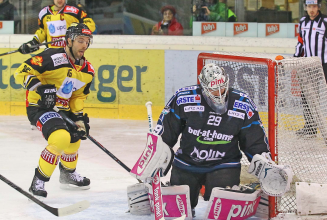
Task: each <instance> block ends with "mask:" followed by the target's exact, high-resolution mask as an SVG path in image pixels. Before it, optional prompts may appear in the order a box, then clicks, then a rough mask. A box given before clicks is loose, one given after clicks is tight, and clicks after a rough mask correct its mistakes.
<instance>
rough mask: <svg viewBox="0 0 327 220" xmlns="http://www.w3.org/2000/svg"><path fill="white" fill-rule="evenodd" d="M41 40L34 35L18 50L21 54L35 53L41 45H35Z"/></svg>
mask: <svg viewBox="0 0 327 220" xmlns="http://www.w3.org/2000/svg"><path fill="white" fill-rule="evenodd" d="M39 43H40V42H39V41H38V40H37V39H36V38H35V37H34V38H33V40H31V41H29V42H27V43H23V44H22V45H21V46H20V47H19V48H18V51H19V52H20V53H21V54H28V53H33V52H35V51H37V50H38V49H39V47H37V46H35V45H38V44H39Z"/></svg>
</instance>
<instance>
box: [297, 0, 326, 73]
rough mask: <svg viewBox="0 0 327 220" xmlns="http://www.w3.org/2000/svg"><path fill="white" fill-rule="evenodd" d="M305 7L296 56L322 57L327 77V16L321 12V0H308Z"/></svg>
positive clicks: (300, 24)
mask: <svg viewBox="0 0 327 220" xmlns="http://www.w3.org/2000/svg"><path fill="white" fill-rule="evenodd" d="M305 7H306V10H307V16H305V17H302V18H301V20H300V23H299V37H298V43H297V45H296V51H295V54H294V57H303V56H304V57H314V56H317V57H320V59H321V62H322V66H323V69H324V73H325V78H326V79H327V75H326V74H327V16H326V15H323V14H321V11H320V8H321V0H306V1H305Z"/></svg>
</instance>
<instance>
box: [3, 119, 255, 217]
mask: <svg viewBox="0 0 327 220" xmlns="http://www.w3.org/2000/svg"><path fill="white" fill-rule="evenodd" d="M90 121H91V122H90V126H91V130H90V134H91V135H92V137H93V138H95V139H96V140H97V141H98V142H100V143H101V144H102V145H103V146H104V147H105V148H107V149H108V150H109V151H110V152H111V153H112V154H114V155H115V156H116V157H117V158H118V159H119V160H120V161H122V162H123V163H125V164H126V165H127V166H128V167H130V168H132V166H133V165H134V163H135V162H136V161H137V159H138V157H139V156H140V155H141V153H142V151H143V149H144V147H145V143H146V133H147V131H148V122H147V121H146V120H144V121H135V120H109V119H99V118H91V119H90ZM46 146H47V142H46V141H45V140H44V138H43V137H42V135H41V132H39V131H38V130H31V129H30V125H29V123H28V121H27V118H26V117H24V116H0V152H1V153H0V155H1V160H0V174H1V175H3V176H4V177H6V178H7V179H9V180H10V181H12V182H14V183H15V184H16V185H18V186H20V187H21V188H22V189H24V190H26V191H27V190H28V188H29V186H30V184H31V181H32V178H33V175H34V169H35V168H36V166H37V164H38V160H39V156H40V154H41V151H42V150H43V149H44V148H45V147H46ZM177 148H178V147H177V146H175V148H174V150H176V149H177ZM77 172H79V173H80V174H81V175H82V176H86V177H88V178H90V180H91V189H90V190H86V191H65V190H62V189H60V188H59V168H58V167H57V168H56V170H55V171H54V173H53V175H52V177H51V179H50V181H49V182H48V183H46V184H45V187H46V190H47V191H48V198H46V199H45V200H44V202H45V203H46V204H48V205H50V206H53V207H64V206H68V205H71V204H73V203H76V202H79V201H82V200H88V201H89V202H90V203H91V206H90V207H89V208H88V209H86V210H84V211H82V212H80V213H78V214H75V215H71V216H66V217H62V218H60V219H63V220H65V219H67V220H68V219H71V220H76V219H78V220H83V219H85V220H86V219H87V220H93V219H96V220H102V219H103V220H104V219H106V220H107V219H110V220H125V219H126V220H127V219H133V220H134V219H135V220H141V219H142V220H153V219H154V216H153V215H149V216H135V215H131V214H129V213H126V211H127V210H128V207H127V194H126V189H127V186H128V185H132V184H134V183H137V181H136V180H135V179H134V178H133V177H132V176H130V175H129V173H128V172H127V171H126V170H125V169H124V168H122V167H121V166H120V165H119V164H118V163H116V162H115V161H114V160H113V159H112V158H111V157H109V156H108V155H107V154H106V153H105V152H103V151H102V150H101V149H99V148H98V147H97V146H96V145H95V144H93V143H92V142H91V141H89V140H86V141H83V142H82V145H81V147H80V150H79V161H78V165H77ZM169 176H170V173H168V175H167V176H166V177H165V178H162V181H163V182H166V181H168V180H169ZM206 206H207V202H205V201H203V199H202V198H199V204H198V206H197V207H196V216H197V217H195V218H194V219H195V220H197V219H203V216H204V214H205V210H206ZM0 219H1V220H2V219H3V220H20V219H24V220H43V219H47V220H51V219H58V217H56V216H54V215H52V214H51V213H50V212H48V211H46V210H45V209H43V208H41V207H40V206H38V205H37V204H35V203H34V202H32V201H29V200H28V199H27V198H26V197H25V196H24V195H22V194H21V193H19V192H17V191H16V190H14V189H13V188H11V187H10V186H8V185H7V184H5V183H4V182H3V181H0ZM252 219H254V218H252Z"/></svg>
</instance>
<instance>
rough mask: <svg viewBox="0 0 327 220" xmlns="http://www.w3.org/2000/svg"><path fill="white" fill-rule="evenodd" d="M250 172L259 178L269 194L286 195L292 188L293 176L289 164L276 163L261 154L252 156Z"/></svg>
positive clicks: (264, 189) (262, 187)
mask: <svg viewBox="0 0 327 220" xmlns="http://www.w3.org/2000/svg"><path fill="white" fill-rule="evenodd" d="M248 172H249V173H250V174H252V175H255V176H256V177H257V178H258V179H259V181H260V185H261V189H262V190H263V192H264V193H266V194H267V195H269V196H282V195H284V194H285V193H286V192H287V191H288V190H289V189H290V184H291V182H292V178H293V172H292V169H291V168H290V167H289V166H285V165H276V164H275V163H274V162H273V161H269V160H267V158H265V157H264V156H262V155H259V154H256V155H254V157H253V158H252V161H251V164H250V166H249V169H248Z"/></svg>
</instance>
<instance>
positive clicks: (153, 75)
mask: <svg viewBox="0 0 327 220" xmlns="http://www.w3.org/2000/svg"><path fill="white" fill-rule="evenodd" d="M30 39H32V35H1V38H0V54H1V53H6V52H8V51H12V50H16V49H17V48H18V47H19V46H20V45H21V44H22V43H24V42H27V41H29V40H30ZM296 43H297V40H296V39H290V38H269V39H268V38H237V37H233V38H228V37H197V36H192V37H191V36H188V37H187V36H178V37H171V36H126V35H125V36H118V35H98V36H94V39H93V44H92V45H91V46H90V48H89V50H88V51H87V52H86V55H85V56H86V58H87V60H89V61H90V62H91V63H92V64H93V66H94V69H95V78H94V82H93V84H92V86H91V94H90V95H89V97H88V99H87V101H86V103H85V112H88V113H89V115H90V117H99V118H112V119H135V120H144V119H146V118H147V115H146V109H145V106H144V104H145V103H146V102H147V101H151V102H152V103H153V117H154V120H156V119H157V118H158V116H159V114H160V112H161V110H162V108H163V107H164V105H165V103H166V102H167V101H168V100H169V99H170V97H171V96H172V95H173V94H174V93H175V91H176V90H177V89H179V88H180V87H183V86H188V85H193V84H196V60H197V56H198V54H199V53H200V52H214V51H229V52H232V51H234V52H236V51H239V52H260V53H276V54H283V55H291V54H293V53H294V50H295V45H296ZM40 52H41V50H40ZM36 54H37V53H34V54H32V55H36ZM30 57H31V55H22V54H20V53H19V52H18V53H14V54H11V55H4V56H1V57H0V115H25V114H26V109H25V90H24V89H23V88H22V86H21V85H19V84H16V82H15V79H14V77H13V74H14V73H15V70H16V68H18V67H19V65H20V64H21V63H22V62H24V61H25V60H26V59H28V58H30Z"/></svg>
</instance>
